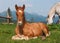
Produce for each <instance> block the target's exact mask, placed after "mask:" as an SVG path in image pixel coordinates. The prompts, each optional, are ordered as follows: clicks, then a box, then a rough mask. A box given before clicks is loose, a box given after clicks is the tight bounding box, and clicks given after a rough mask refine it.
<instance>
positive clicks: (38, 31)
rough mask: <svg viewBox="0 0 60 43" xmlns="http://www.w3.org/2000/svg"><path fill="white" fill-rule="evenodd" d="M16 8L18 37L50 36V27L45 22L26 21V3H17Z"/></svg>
mask: <svg viewBox="0 0 60 43" xmlns="http://www.w3.org/2000/svg"><path fill="white" fill-rule="evenodd" d="M15 8H16V16H17V26H16V29H15V33H16V36H17V37H20V38H21V37H22V36H27V37H28V38H31V37H37V36H45V37H47V36H49V30H48V27H47V26H46V25H45V24H44V23H41V22H38V23H28V22H26V21H25V15H24V9H25V5H23V6H22V7H21V6H17V5H15ZM15 38H16V37H15Z"/></svg>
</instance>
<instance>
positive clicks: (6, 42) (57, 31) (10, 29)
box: [0, 23, 60, 43]
mask: <svg viewBox="0 0 60 43" xmlns="http://www.w3.org/2000/svg"><path fill="white" fill-rule="evenodd" d="M15 27H16V24H13V25H9V24H4V25H3V24H1V23H0V43H60V25H59V24H52V25H48V27H49V30H50V32H51V35H50V36H49V37H48V38H46V40H41V38H40V37H38V38H37V39H30V40H28V41H26V40H12V39H11V37H12V36H13V35H15V31H14V30H15Z"/></svg>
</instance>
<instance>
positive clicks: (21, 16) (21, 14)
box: [15, 5, 25, 25]
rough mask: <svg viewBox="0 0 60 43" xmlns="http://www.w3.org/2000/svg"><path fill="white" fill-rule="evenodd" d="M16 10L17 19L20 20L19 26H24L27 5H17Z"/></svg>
mask: <svg viewBox="0 0 60 43" xmlns="http://www.w3.org/2000/svg"><path fill="white" fill-rule="evenodd" d="M15 9H16V16H17V19H18V24H19V25H22V24H23V19H24V9H25V5H23V6H22V7H21V6H17V5H15Z"/></svg>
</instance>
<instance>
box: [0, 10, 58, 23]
mask: <svg viewBox="0 0 60 43" xmlns="http://www.w3.org/2000/svg"><path fill="white" fill-rule="evenodd" d="M6 14H7V13H6V11H4V12H2V13H0V16H5V17H6ZM11 14H12V20H13V21H16V20H17V19H16V12H15V11H11ZM0 19H1V18H0ZM25 19H26V21H28V22H44V23H46V22H47V21H46V17H45V16H42V15H39V14H36V13H28V12H25ZM57 20H58V17H55V19H54V23H56V22H57Z"/></svg>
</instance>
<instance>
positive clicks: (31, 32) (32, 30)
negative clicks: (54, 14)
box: [23, 22, 48, 37]
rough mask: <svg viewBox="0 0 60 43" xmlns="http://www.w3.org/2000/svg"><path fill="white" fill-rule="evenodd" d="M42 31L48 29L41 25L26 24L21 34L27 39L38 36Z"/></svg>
mask: <svg viewBox="0 0 60 43" xmlns="http://www.w3.org/2000/svg"><path fill="white" fill-rule="evenodd" d="M43 30H46V31H48V28H47V26H46V25H45V24H43V23H39V22H38V23H26V24H25V26H24V28H23V34H24V35H26V36H29V37H34V36H40V35H42V34H43V32H42V31H43Z"/></svg>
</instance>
